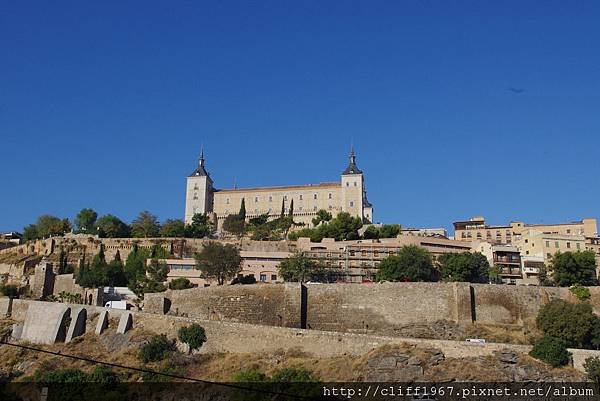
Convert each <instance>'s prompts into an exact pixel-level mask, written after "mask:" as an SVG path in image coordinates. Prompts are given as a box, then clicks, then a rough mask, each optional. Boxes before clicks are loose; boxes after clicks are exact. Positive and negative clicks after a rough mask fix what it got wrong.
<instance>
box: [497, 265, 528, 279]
mask: <svg viewBox="0 0 600 401" xmlns="http://www.w3.org/2000/svg"><path fill="white" fill-rule="evenodd" d="M500 275H501V276H503V277H523V274H522V273H521V269H520V268H512V269H511V268H509V267H506V268H502V269H501V270H500Z"/></svg>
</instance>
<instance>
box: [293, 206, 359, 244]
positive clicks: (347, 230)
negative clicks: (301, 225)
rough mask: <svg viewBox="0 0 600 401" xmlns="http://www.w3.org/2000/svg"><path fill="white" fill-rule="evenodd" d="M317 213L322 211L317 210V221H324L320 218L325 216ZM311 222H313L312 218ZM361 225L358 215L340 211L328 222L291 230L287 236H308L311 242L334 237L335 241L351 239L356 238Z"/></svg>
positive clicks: (295, 237)
mask: <svg viewBox="0 0 600 401" xmlns="http://www.w3.org/2000/svg"><path fill="white" fill-rule="evenodd" d="M323 212H325V211H323ZM325 213H327V212H325ZM319 214H322V213H320V211H319V212H318V214H317V217H316V218H317V219H319V221H324V220H321V218H327V216H319ZM313 223H315V221H314V220H313ZM317 224H318V223H317ZM361 227H362V220H361V219H360V217H355V216H352V215H350V213H347V212H341V213H338V215H337V216H336V217H335V218H333V219H331V220H330V221H329V222H324V223H323V224H320V225H318V226H317V227H315V228H305V229H302V230H299V231H295V232H292V233H290V235H289V238H290V239H291V240H296V239H298V238H300V237H309V238H310V240H311V241H312V242H321V240H322V239H323V238H334V239H335V240H336V241H345V240H353V239H358V237H359V236H358V230H359V229H360V228H361Z"/></svg>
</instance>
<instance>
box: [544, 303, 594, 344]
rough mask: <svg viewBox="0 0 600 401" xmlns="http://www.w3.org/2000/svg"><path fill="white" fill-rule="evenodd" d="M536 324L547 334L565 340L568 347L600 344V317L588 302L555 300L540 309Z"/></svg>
mask: <svg viewBox="0 0 600 401" xmlns="http://www.w3.org/2000/svg"><path fill="white" fill-rule="evenodd" d="M536 324H537V327H538V328H539V329H540V330H542V331H543V332H544V334H545V335H547V336H550V337H555V338H559V339H561V340H563V341H565V342H566V344H567V346H568V347H576V348H592V349H594V348H596V349H597V348H598V347H599V346H600V318H599V317H598V316H596V315H594V313H593V311H592V306H591V305H590V304H589V303H587V302H580V303H576V304H573V303H570V302H567V301H564V300H562V299H557V300H554V301H552V302H550V303H548V304H546V305H544V306H543V307H542V308H541V309H540V311H539V312H538V315H537V318H536Z"/></svg>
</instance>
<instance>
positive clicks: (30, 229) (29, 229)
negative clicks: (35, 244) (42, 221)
mask: <svg viewBox="0 0 600 401" xmlns="http://www.w3.org/2000/svg"><path fill="white" fill-rule="evenodd" d="M38 238H40V234H39V233H38V229H37V226H36V225H35V224H30V225H28V226H26V227H25V228H24V229H23V241H33V240H36V239H38Z"/></svg>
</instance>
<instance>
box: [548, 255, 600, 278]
mask: <svg viewBox="0 0 600 401" xmlns="http://www.w3.org/2000/svg"><path fill="white" fill-rule="evenodd" d="M551 264H552V270H553V271H552V280H553V281H554V282H555V283H556V285H558V286H559V287H570V286H572V285H573V284H581V285H593V284H594V276H595V273H596V258H595V255H594V252H592V251H583V252H580V251H577V252H564V253H561V252H557V253H556V254H554V256H553V257H552V259H551Z"/></svg>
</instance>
